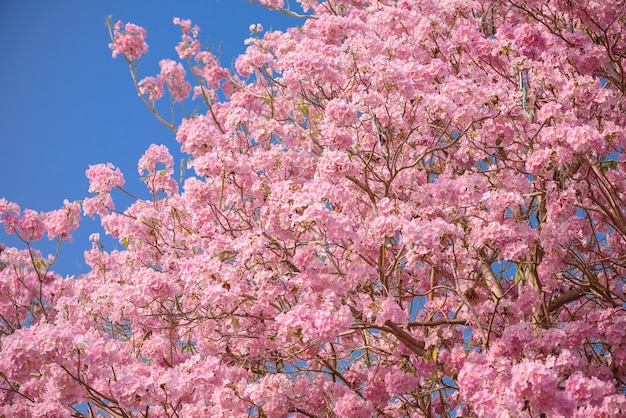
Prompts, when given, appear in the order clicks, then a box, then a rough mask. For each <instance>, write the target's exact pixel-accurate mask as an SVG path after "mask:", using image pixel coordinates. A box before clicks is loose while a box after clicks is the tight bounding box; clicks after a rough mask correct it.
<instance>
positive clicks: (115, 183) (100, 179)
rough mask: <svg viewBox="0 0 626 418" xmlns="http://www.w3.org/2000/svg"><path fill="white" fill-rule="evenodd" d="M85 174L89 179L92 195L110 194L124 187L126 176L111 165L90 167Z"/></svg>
mask: <svg viewBox="0 0 626 418" xmlns="http://www.w3.org/2000/svg"><path fill="white" fill-rule="evenodd" d="M85 174H86V175H87V178H88V179H89V191H90V192H91V193H108V192H110V191H111V189H113V188H115V187H120V188H121V187H122V186H123V185H124V175H123V174H122V172H121V171H120V169H119V168H115V166H114V165H113V164H111V163H106V164H97V165H90V166H89V168H88V169H87V171H86V172H85Z"/></svg>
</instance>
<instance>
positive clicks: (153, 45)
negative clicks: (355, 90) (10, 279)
mask: <svg viewBox="0 0 626 418" xmlns="http://www.w3.org/2000/svg"><path fill="white" fill-rule="evenodd" d="M108 15H112V16H113V21H117V20H121V21H123V22H128V21H130V22H133V23H136V24H138V25H140V26H143V27H144V28H145V29H146V30H147V32H148V37H147V43H148V45H149V47H150V51H149V54H148V55H147V56H146V57H145V58H144V59H143V61H142V64H141V67H140V70H139V73H140V77H144V76H148V75H156V74H157V73H158V71H159V68H158V61H159V60H161V59H164V58H171V59H178V57H177V56H176V52H175V51H174V46H175V45H176V43H178V41H179V40H180V29H179V28H178V27H177V26H174V25H173V24H172V18H173V17H175V16H176V17H180V18H181V19H191V20H192V21H193V22H194V23H196V24H198V25H199V26H200V28H201V32H200V39H201V40H202V41H203V43H204V44H206V45H208V46H210V47H211V48H212V49H213V50H214V51H216V52H217V51H219V53H220V56H221V61H222V64H223V65H225V66H227V65H230V63H231V62H232V61H233V60H234V58H235V57H236V56H238V55H239V54H240V53H242V52H244V51H245V45H244V40H245V39H246V38H247V37H248V36H249V31H248V27H249V26H250V24H252V23H261V24H263V26H264V27H265V29H269V28H274V29H281V30H283V29H285V28H287V27H290V26H296V25H300V24H302V21H301V20H298V19H294V18H289V17H287V16H285V15H283V14H281V13H279V12H276V11H268V10H266V9H263V8H261V7H258V6H255V5H253V4H250V3H248V2H246V1H245V0H193V1H192V0H188V1H173V0H171V1H163V0H132V1H129V0H55V1H44V0H37V1H35V0H32V1H22V0H4V1H2V2H0V50H1V51H2V55H3V57H4V58H3V62H2V65H0V89H1V91H2V94H1V95H0V130H1V131H0V145H1V146H0V179H1V181H0V197H4V198H6V199H7V200H9V201H13V202H16V203H18V204H19V205H20V206H21V207H22V208H31V209H35V210H38V211H48V210H52V209H57V208H59V207H61V205H62V203H63V199H68V200H70V201H72V200H78V199H82V198H84V197H86V196H88V195H89V193H88V191H87V189H88V186H89V185H88V181H87V179H86V177H85V170H86V169H87V168H88V166H89V165H90V164H97V163H104V162H111V163H113V164H114V165H115V166H117V167H120V169H121V170H122V171H123V173H124V175H125V178H126V186H127V187H128V189H129V190H131V191H134V192H137V193H139V194H140V195H141V194H142V192H143V190H144V188H143V187H142V185H141V183H140V182H139V176H138V174H137V169H136V166H137V160H138V159H139V158H140V157H141V155H142V154H143V152H144V151H145V150H146V149H147V148H148V146H149V145H150V144H151V143H157V144H165V145H167V146H168V147H169V148H170V149H171V150H172V151H174V150H177V149H178V143H177V142H176V141H175V139H174V134H173V133H172V132H171V131H169V130H168V129H167V128H165V127H163V126H162V125H161V124H160V123H159V122H158V121H157V120H156V119H155V118H154V116H153V115H152V114H151V113H150V112H149V111H148V110H147V109H146V108H145V107H144V105H143V104H142V102H141V100H140V99H139V97H137V94H136V92H135V90H134V88H133V85H132V81H131V79H130V76H129V73H128V68H127V65H126V63H125V61H124V60H123V59H122V58H121V57H118V58H117V59H115V60H114V59H112V58H111V51H110V50H109V48H108V44H109V34H108V30H107V28H106V27H105V25H104V22H105V20H106V18H107V16H108ZM144 195H145V194H144ZM117 196H119V195H117ZM117 196H116V195H114V197H117ZM98 225H99V224H98V223H97V221H96V222H92V221H90V219H89V218H84V219H83V222H82V224H81V227H80V228H79V230H78V233H77V234H76V235H75V238H74V243H72V244H68V243H64V244H63V246H62V248H61V254H60V257H59V261H58V263H57V265H56V266H55V268H54V270H56V271H58V272H59V273H61V274H63V275H66V274H67V275H72V274H74V275H76V274H78V273H79V272H83V273H84V272H85V266H84V263H83V261H82V260H83V256H82V253H83V251H84V250H85V249H87V248H89V247H90V244H89V242H88V237H89V234H90V233H92V232H99V231H98ZM0 242H4V243H5V244H7V245H15V246H18V245H17V241H16V239H15V238H13V237H7V236H6V234H5V233H4V230H2V231H1V232H0ZM40 243H41V244H39V245H37V246H36V247H37V248H39V249H42V252H47V251H52V248H53V247H52V245H51V244H50V243H49V242H48V240H47V238H44V239H43V240H42V241H41V242H40ZM109 249H111V248H109Z"/></svg>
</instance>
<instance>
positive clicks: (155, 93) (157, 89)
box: [139, 77, 165, 103]
mask: <svg viewBox="0 0 626 418" xmlns="http://www.w3.org/2000/svg"><path fill="white" fill-rule="evenodd" d="M139 92H140V93H141V94H142V95H144V96H145V95H148V100H150V101H151V102H152V103H154V102H156V101H157V100H159V99H160V98H161V97H163V94H164V93H165V90H164V89H163V82H162V81H161V80H158V79H157V78H155V77H146V78H144V79H143V80H141V81H140V82H139Z"/></svg>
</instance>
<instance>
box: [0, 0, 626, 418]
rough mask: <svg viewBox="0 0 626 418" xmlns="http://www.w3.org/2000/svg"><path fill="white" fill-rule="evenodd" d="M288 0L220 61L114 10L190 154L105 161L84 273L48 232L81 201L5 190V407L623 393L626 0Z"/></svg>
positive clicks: (399, 403)
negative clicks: (156, 61)
mask: <svg viewBox="0 0 626 418" xmlns="http://www.w3.org/2000/svg"><path fill="white" fill-rule="evenodd" d="M258 3H261V4H263V5H265V6H268V7H271V8H275V9H281V10H283V11H285V12H286V13H290V14H292V15H295V14H297V13H295V12H293V11H289V10H287V9H283V7H285V6H284V5H283V2H282V1H280V0H273V1H269V0H259V2H258ZM300 4H301V6H302V9H303V10H304V12H305V13H308V15H307V16H308V17H307V18H306V20H304V21H303V22H304V24H303V25H302V26H300V27H296V28H292V29H290V30H287V31H286V32H264V31H263V29H262V28H261V27H260V26H258V25H253V26H252V27H251V32H252V37H251V38H250V39H249V41H248V45H249V46H248V50H247V52H246V53H245V54H243V55H241V56H240V57H239V58H238V59H237V61H236V63H235V69H234V70H232V71H231V70H229V69H227V68H224V67H222V66H221V64H220V63H219V61H218V59H217V58H216V57H215V56H214V55H213V54H212V53H211V52H209V51H207V50H204V49H203V48H202V47H201V45H200V43H199V41H198V31H199V29H198V28H197V27H196V26H193V25H192V24H191V22H190V21H187V20H179V19H175V20H174V23H175V24H177V25H179V26H180V28H181V29H182V34H183V35H182V40H181V42H180V43H179V44H178V46H177V47H176V50H177V52H178V56H179V59H180V61H181V62H177V61H174V60H163V61H161V63H160V73H159V74H158V75H157V76H156V77H145V78H142V79H140V77H139V76H138V62H139V60H140V58H141V56H142V55H143V54H145V53H146V52H147V50H148V46H147V45H146V43H145V37H146V32H145V31H144V30H143V29H142V28H141V27H139V26H135V25H133V24H126V25H124V24H122V23H110V29H111V37H112V42H111V45H110V47H111V49H112V51H113V56H117V55H118V56H121V57H123V58H124V59H125V60H126V61H127V62H128V64H129V66H130V70H131V75H132V78H133V80H134V82H135V86H136V88H137V91H138V93H139V95H140V97H141V98H142V99H143V100H144V102H145V103H146V105H147V107H148V108H149V109H150V110H151V111H152V112H154V114H155V115H156V117H157V118H158V119H159V120H160V121H161V122H162V123H163V124H164V125H166V126H167V127H168V128H170V129H172V130H173V131H174V132H175V133H176V140H177V141H178V142H180V143H181V147H182V151H183V152H184V153H186V154H188V155H189V159H188V165H189V166H190V167H192V168H193V173H190V174H189V175H187V178H186V179H184V182H179V181H177V179H175V178H174V165H175V164H174V159H173V157H172V156H171V154H170V153H169V151H168V149H167V148H166V147H165V146H163V145H159V146H157V145H152V146H151V147H150V148H149V149H148V150H147V151H146V153H145V154H144V155H143V157H141V159H140V160H139V174H140V175H141V176H142V177H141V179H142V181H143V182H144V183H145V185H146V186H147V188H148V190H149V191H150V195H151V196H150V198H149V199H139V198H136V199H135V201H134V203H133V204H132V205H130V206H129V207H127V208H117V207H116V206H115V205H114V200H113V198H112V195H111V192H112V191H114V190H117V192H119V191H124V189H123V186H124V177H123V175H122V173H121V172H120V171H119V169H116V168H115V167H114V166H113V165H111V164H107V165H104V164H101V165H96V166H91V167H90V168H89V170H87V176H88V178H89V180H90V185H91V186H90V189H89V191H90V192H91V193H92V195H91V197H88V198H86V199H85V200H84V201H83V202H82V211H83V212H84V213H85V214H86V215H89V216H95V215H98V216H99V217H100V219H101V220H102V225H103V227H104V230H105V231H106V233H108V234H110V235H112V236H113V237H114V238H116V239H118V240H119V243H120V245H121V247H120V248H122V246H123V249H122V250H119V251H109V252H107V251H105V249H104V248H103V246H102V245H101V244H100V241H99V236H98V234H94V235H92V240H93V248H92V249H91V250H90V251H87V252H86V253H85V260H86V262H87V263H88V264H89V266H90V268H91V270H90V271H89V272H88V273H86V274H83V275H81V276H80V277H79V278H77V279H73V278H67V279H62V278H61V277H59V276H58V275H55V274H53V273H52V271H51V267H52V265H53V263H54V261H55V256H50V257H48V258H44V257H42V255H41V254H39V253H38V252H37V251H36V250H35V249H34V248H33V246H32V245H33V243H34V242H35V241H37V240H39V239H41V238H42V237H43V235H44V233H47V235H48V237H49V238H51V239H57V240H58V242H59V243H60V242H61V241H62V240H63V239H68V238H70V233H71V231H73V230H74V229H75V228H76V227H77V224H78V219H79V217H80V211H81V208H80V206H79V204H78V203H70V202H66V203H65V206H64V207H63V208H62V209H60V210H58V211H54V212H49V213H37V212H34V211H30V210H23V211H21V210H20V208H19V207H18V206H17V205H15V204H13V203H10V202H7V201H6V200H0V216H1V218H0V219H2V223H3V224H4V226H5V228H6V230H7V231H8V232H9V233H13V234H16V235H17V236H18V237H19V238H20V239H21V240H22V241H23V242H24V245H25V248H24V249H16V248H3V249H2V252H1V253H0V260H1V263H2V264H0V276H1V280H0V342H1V350H0V378H1V379H0V388H1V389H2V391H1V392H0V400H1V406H0V411H1V413H2V414H3V416H67V415H73V416H94V415H97V414H104V415H109V416H114V417H148V416H159V417H161V416H167V417H174V416H177V417H178V416H184V417H191V416H226V417H231V416H246V415H250V416H258V417H286V416H294V417H296V416H298V417H302V416H306V417H318V416H321V417H325V416H328V417H330V416H338V417H366V416H381V417H387V416H389V417H408V416H411V417H412V416H425V417H432V416H451V415H455V416H498V417H506V416H528V417H540V416H546V417H548V416H579V417H591V416H598V417H600V416H602V417H614V416H624V414H626V396H625V395H624V391H625V387H626V332H625V331H624V330H625V329H626V310H625V306H626V305H625V302H626V299H625V298H626V295H625V293H624V277H625V275H626V158H625V157H624V155H623V153H622V150H623V147H624V145H625V144H626V135H625V129H624V126H626V112H625V110H626V109H625V104H626V102H625V98H624V95H625V94H626V39H624V37H623V36H622V34H623V33H626V19H624V16H626V3H624V1H622V0H611V1H594V0H588V1H584V2H583V1H567V2H566V1H562V0H549V1H543V2H537V1H517V0H510V1H499V0H475V1H460V0H444V1H441V0H437V1H434V0H420V1H415V0H412V1H409V0H328V1H326V2H318V1H315V0H301V1H300ZM183 64H185V65H183ZM185 68H187V69H185ZM166 92H167V93H168V94H169V96H170V97H171V103H172V104H173V105H174V106H176V107H177V108H178V107H180V109H183V110H184V108H183V106H182V105H183V104H184V103H188V105H189V104H191V105H193V106H195V110H194V112H193V113H191V114H185V117H184V118H183V119H182V121H179V120H176V119H172V118H170V117H167V116H164V114H162V113H160V112H159V110H158V109H157V106H158V105H160V102H159V100H160V99H162V98H163V96H164V95H165V94H166ZM178 112H179V110H176V112H172V114H174V115H176V114H178ZM179 186H182V188H181V189H180V190H179ZM117 192H116V193H117Z"/></svg>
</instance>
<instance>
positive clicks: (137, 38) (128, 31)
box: [109, 22, 148, 61]
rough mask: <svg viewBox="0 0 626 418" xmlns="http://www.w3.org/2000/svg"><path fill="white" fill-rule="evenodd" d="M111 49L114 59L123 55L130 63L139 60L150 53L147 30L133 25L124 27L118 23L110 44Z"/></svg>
mask: <svg viewBox="0 0 626 418" xmlns="http://www.w3.org/2000/svg"><path fill="white" fill-rule="evenodd" d="M109 48H111V50H112V51H113V58H115V57H117V56H118V55H119V54H122V55H124V57H126V59H127V60H129V61H134V60H137V59H139V58H141V57H142V56H143V55H144V54H145V53H147V52H148V44H146V30H145V29H144V28H142V27H141V26H137V25H135V24H133V23H126V24H125V25H124V24H122V22H117V23H116V24H115V25H114V33H113V42H111V43H110V44H109Z"/></svg>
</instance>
